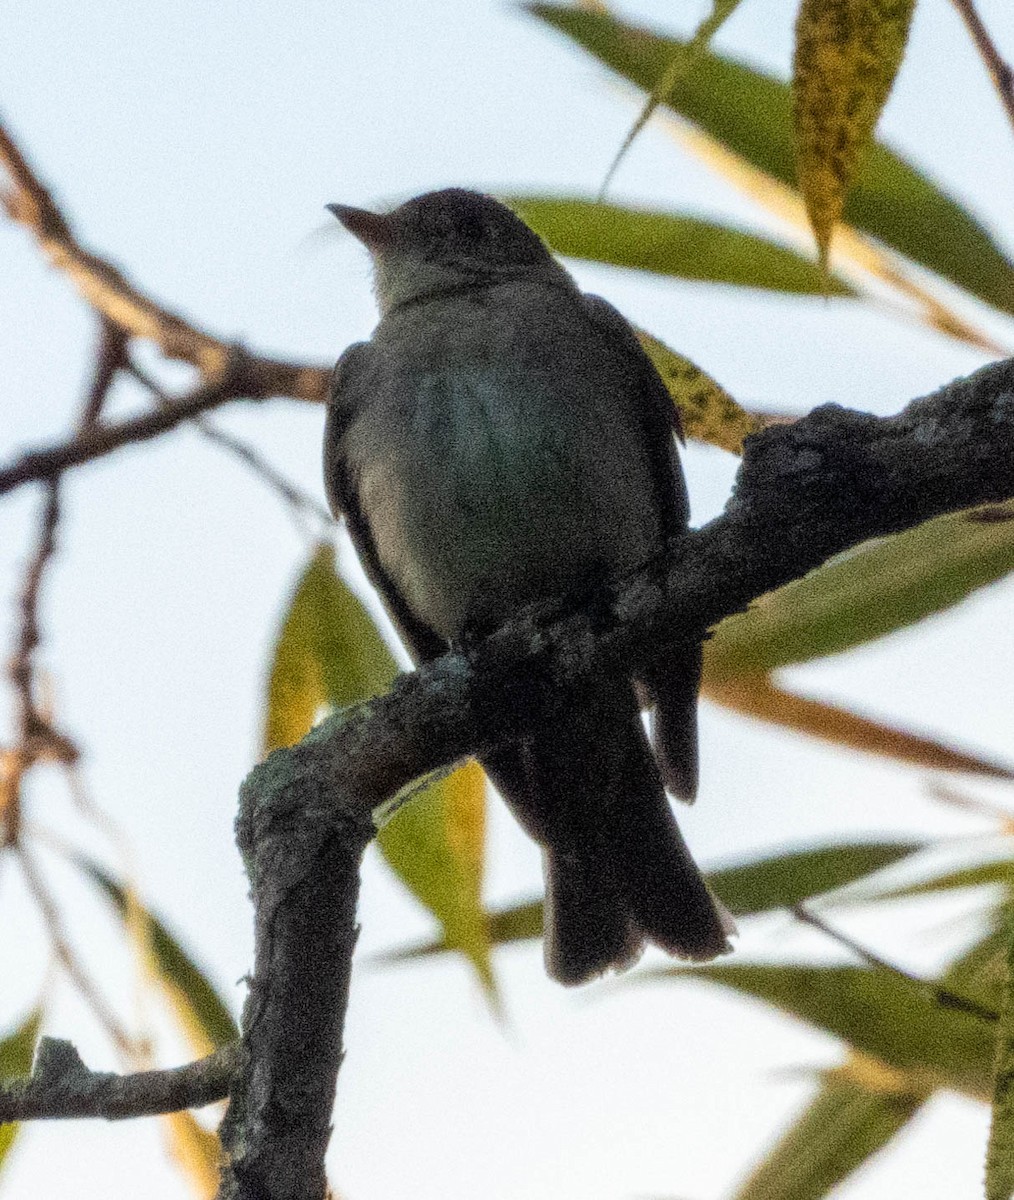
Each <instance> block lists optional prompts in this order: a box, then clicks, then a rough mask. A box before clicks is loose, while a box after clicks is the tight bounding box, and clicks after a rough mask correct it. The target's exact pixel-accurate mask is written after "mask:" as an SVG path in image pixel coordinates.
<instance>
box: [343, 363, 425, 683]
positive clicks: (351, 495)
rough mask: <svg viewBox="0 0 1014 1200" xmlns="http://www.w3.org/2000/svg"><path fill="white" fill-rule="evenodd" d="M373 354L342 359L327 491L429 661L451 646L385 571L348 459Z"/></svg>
mask: <svg viewBox="0 0 1014 1200" xmlns="http://www.w3.org/2000/svg"><path fill="white" fill-rule="evenodd" d="M372 352H373V351H372V347H371V346H370V344H369V342H355V343H354V344H353V345H351V346H349V348H348V349H347V350H346V351H345V353H344V354H343V355H342V356H341V358H340V359H339V360H338V364H337V366H336V367H335V369H334V374H333V375H332V377H331V391H330V396H329V399H328V408H327V418H326V420H325V423H324V489H325V491H326V493H327V499H328V504H330V506H331V511H332V512H333V513H334V515H335V516H336V517H339V516H342V517H344V518H345V522H346V524H347V526H348V530H349V534H350V536H351V538H352V544H353V545H354V546H355V548H356V553H357V554H358V555H359V561H360V562H361V563H362V564H363V570H364V571H365V572H366V575H367V578H368V579H369V581H370V582H371V583H372V584H373V586H374V587H375V588H376V589H377V591H378V592H379V593H380V596H381V599H382V600H383V601H384V606H385V607H386V608H387V611H388V612H389V613H390V615H391V619H392V621H394V623H395V625H396V626H397V628H398V632H399V633H400V634H401V637H402V640H403V641H404V642H405V645H406V646H407V647H408V650H409V652H410V653H411V655H412V657H413V659H414V660H415V661H416V662H426V661H427V660H429V659H431V658H439V656H440V655H441V654H443V653H444V652H445V651H446V649H447V645H446V644H445V642H444V640H443V639H442V638H441V637H440V636H439V635H438V634H436V633H434V631H433V630H432V629H430V627H429V626H428V625H427V624H425V622H423V621H420V620H419V618H418V617H417V616H415V614H414V613H413V612H412V611H411V610H410V609H409V607H408V605H407V604H406V603H405V601H404V599H403V598H402V596H401V595H400V594H399V592H398V589H397V588H396V587H395V586H394V584H393V583H392V582H391V580H390V578H389V577H388V575H387V573H386V572H385V571H384V568H383V567H382V566H381V563H380V558H379V556H378V555H377V548H376V546H375V545H374V542H373V534H372V532H371V530H370V526H369V522H368V521H367V520H366V517H365V515H364V514H363V511H362V509H361V508H360V506H359V496H358V493H357V489H356V480H355V479H354V477H353V473H352V472H351V471H350V470H349V466H348V462H347V461H346V458H345V449H344V442H345V431H346V430H347V429H348V426H349V422H350V421H351V420H352V419H353V417H354V416H355V414H356V412H357V411H358V409H359V408H360V406H361V405H363V404H367V403H369V395H368V393H367V387H368V380H369V372H368V369H367V368H368V365H369V356H370V354H371V353H372Z"/></svg>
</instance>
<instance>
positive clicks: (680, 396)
mask: <svg viewBox="0 0 1014 1200" xmlns="http://www.w3.org/2000/svg"><path fill="white" fill-rule="evenodd" d="M637 336H638V338H639V339H640V342H641V345H642V346H643V347H644V349H645V351H646V352H647V354H648V357H649V358H650V359H651V361H652V363H654V366H655V370H656V371H658V373H659V375H661V377H662V382H663V383H664V384H665V386H666V387H667V388H668V389H669V395H670V396H672V398H673V403H674V404H675V405H676V407H677V408H678V409H679V412H680V418H681V420H682V422H683V432H684V433H685V434H686V436H687V437H688V438H694V439H695V440H696V441H700V442H710V443H711V445H712V446H719V447H720V448H721V449H722V450H729V451H730V452H731V453H733V454H739V453H740V452H741V451H742V448H743V439H744V438H745V437H746V436H747V435H748V434H751V433H756V432H757V431H758V430H759V429H760V428H761V427H762V424H763V422H762V420H761V418H759V417H757V416H755V415H754V414H753V413H749V412H747V411H746V409H745V408H743V407H742V406H741V405H739V404H737V403H736V401H735V400H734V399H733V398H732V396H730V395H729V393H728V392H727V391H726V390H725V388H724V387H722V385H721V384H720V383H717V382H716V381H715V380H714V379H712V378H711V376H710V375H709V374H708V373H707V372H706V371H702V370H701V368H700V367H699V366H697V364H696V363H693V362H691V361H690V359H689V358H684V356H683V355H682V354H677V353H676V351H675V350H670V349H669V347H668V346H667V345H665V343H664V342H660V341H659V340H658V338H656V337H652V335H651V334H650V333H644V332H643V331H639V332H638V335H637Z"/></svg>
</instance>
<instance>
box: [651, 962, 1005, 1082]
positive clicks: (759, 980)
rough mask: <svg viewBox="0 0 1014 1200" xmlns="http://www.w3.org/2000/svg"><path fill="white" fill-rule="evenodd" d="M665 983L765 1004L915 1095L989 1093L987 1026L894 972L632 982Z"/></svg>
mask: <svg viewBox="0 0 1014 1200" xmlns="http://www.w3.org/2000/svg"><path fill="white" fill-rule="evenodd" d="M663 978H665V979H670V980H671V979H676V978H684V979H685V978H693V979H703V980H706V981H708V982H710V983H717V984H720V985H721V986H722V987H727V988H731V989H733V990H734V991H737V992H740V993H742V994H744V995H748V996H753V997H755V998H756V999H759V1000H763V1001H765V1002H766V1003H768V1004H771V1005H774V1006H775V1007H776V1008H779V1009H781V1010H782V1011H783V1012H785V1013H788V1014H790V1015H791V1016H795V1017H797V1018H799V1019H800V1020H802V1021H805V1022H807V1023H808V1024H810V1025H813V1026H814V1027H815V1028H817V1029H821V1030H824V1031H825V1032H827V1033H831V1034H833V1035H834V1036H835V1037H838V1038H840V1039H841V1040H842V1041H844V1042H846V1043H847V1044H848V1045H850V1046H852V1047H853V1048H855V1049H856V1050H859V1051H861V1052H862V1053H864V1054H867V1055H870V1056H872V1057H873V1058H876V1059H879V1060H880V1061H882V1062H884V1063H886V1064H887V1065H888V1066H890V1067H893V1068H895V1069H896V1070H899V1071H903V1072H905V1073H906V1075H907V1076H908V1077H909V1086H910V1087H911V1088H912V1089H913V1090H915V1091H918V1092H923V1091H928V1090H931V1089H932V1088H933V1087H950V1088H953V1089H955V1090H956V1091H959V1092H964V1093H966V1094H967V1095H970V1096H973V1097H975V1098H976V1099H979V1100H982V1099H985V1098H986V1097H988V1096H989V1095H990V1092H991V1090H992V1089H991V1077H992V1061H993V1041H994V1027H993V1024H992V1023H991V1022H989V1021H986V1020H984V1019H983V1018H981V1017H979V1016H974V1015H972V1014H971V1013H968V1012H965V1011H962V1010H959V1009H954V1008H945V1007H944V1006H943V1005H941V1004H940V1003H939V1001H938V1000H937V999H936V998H935V997H934V996H933V995H932V994H931V993H930V991H929V990H928V989H927V988H923V987H921V986H920V985H919V984H917V983H914V982H912V981H910V980H908V979H905V978H904V977H902V976H900V975H896V974H894V973H893V972H890V971H887V970H879V969H869V968H865V967H809V966H756V965H747V964H737V965H734V966H733V965H729V966H711V967H670V968H663V969H660V970H657V971H651V972H646V973H643V974H641V975H638V976H633V977H632V979H633V981H634V982H638V981H646V980H650V979H656V980H657V979H663Z"/></svg>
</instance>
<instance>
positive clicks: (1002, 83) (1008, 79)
mask: <svg viewBox="0 0 1014 1200" xmlns="http://www.w3.org/2000/svg"><path fill="white" fill-rule="evenodd" d="M954 7H955V8H956V9H957V10H958V12H959V13H960V14H961V19H962V20H963V21H964V22H965V25H966V26H967V28H968V32H969V33H970V34H971V35H972V40H973V41H974V42H975V45H976V48H977V49H978V51H979V56H980V57H981V58H982V61H983V62H984V63H985V64H986V70H987V71H988V72H989V77H990V79H992V80H993V86H994V87H995V88H996V91H997V95H998V96H999V97H1000V103H1001V104H1002V105H1003V106H1004V108H1005V110H1006V112H1007V119H1008V120H1009V121H1010V123H1011V126H1012V127H1014V68H1012V67H1011V65H1010V63H1009V62H1007V61H1006V59H1004V57H1003V55H1002V54H1001V53H1000V51H999V50H998V49H997V47H996V43H995V42H994V41H993V39H992V38H991V37H990V36H989V30H988V29H987V28H986V26H985V25H984V24H983V23H982V17H980V16H979V13H978V10H977V9H976V7H975V4H974V0H954Z"/></svg>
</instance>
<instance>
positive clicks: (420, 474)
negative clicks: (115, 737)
mask: <svg viewBox="0 0 1014 1200" xmlns="http://www.w3.org/2000/svg"><path fill="white" fill-rule="evenodd" d="M327 207H328V209H329V210H330V212H331V213H332V214H333V215H334V216H335V217H336V218H337V219H338V220H339V221H340V222H341V224H342V225H343V226H344V227H345V228H346V229H347V230H348V231H349V232H351V233H352V234H353V235H354V236H355V237H356V238H357V239H358V240H359V242H361V243H362V244H363V245H364V246H365V248H366V249H367V250H368V252H369V255H370V258H371V260H372V268H373V282H374V291H375V295H376V299H377V304H378V308H379V313H380V319H379V323H378V324H377V326H376V328H375V329H374V331H373V333H372V336H371V337H370V338H369V340H367V341H362V342H357V343H355V344H353V345H351V346H350V347H349V348H348V349H347V350H346V351H345V352H344V353H343V354H342V356H341V358H340V359H339V360H338V364H337V366H336V367H335V370H334V374H333V377H332V384H331V389H330V396H329V402H328V406H327V416H326V420H325V433H324V481H325V490H326V492H327V496H328V500H329V503H330V505H331V508H332V510H333V512H334V513H335V515H336V516H338V515H339V514H340V515H342V516H344V518H345V521H346V523H347V527H348V530H349V533H350V535H351V538H352V541H353V544H354V545H355V548H356V550H357V553H358V555H359V558H360V560H361V562H362V565H363V568H364V570H365V572H366V574H367V576H368V578H369V579H370V581H371V582H372V583H373V585H374V586H375V587H376V589H377V590H378V592H379V594H380V597H381V599H382V601H383V603H384V605H385V607H386V608H387V611H388V612H389V614H390V616H391V618H392V619H393V621H394V623H395V625H396V627H397V629H398V631H399V633H400V634H401V636H402V638H403V639H404V641H405V643H406V645H407V648H408V649H409V651H410V653H411V655H412V658H413V659H414V661H415V662H416V663H417V664H420V663H425V662H428V661H430V660H432V659H434V658H437V657H439V656H440V655H442V654H444V653H446V652H447V651H448V649H450V648H455V647H458V648H460V647H462V646H465V645H468V644H470V639H475V638H481V637H482V636H485V635H486V634H489V633H490V632H492V631H494V630H495V629H496V628H497V627H498V626H500V625H502V624H503V623H504V622H506V621H507V620H509V619H510V618H511V617H512V616H513V615H515V614H516V613H518V612H519V611H520V610H521V609H523V608H525V607H526V606H527V605H530V604H534V603H537V602H540V601H548V600H551V599H555V598H567V597H570V598H579V597H583V596H587V595H589V594H591V593H593V592H594V589H595V588H596V587H597V586H599V585H601V583H602V581H603V580H604V579H608V578H609V577H610V576H614V575H616V574H618V573H622V572H626V571H630V570H632V569H634V568H636V567H637V566H639V565H641V564H642V563H645V562H647V561H648V560H649V559H651V558H652V557H654V556H657V555H659V554H660V553H661V552H663V551H664V549H665V548H666V546H667V544H668V543H670V542H671V541H673V540H674V539H679V538H681V537H683V536H685V535H686V533H687V530H688V520H689V502H688V498H687V490H686V484H685V481H684V478H683V473H682V469H681V467H680V463H679V458H678V454H677V450H676V437H677V436H679V437H680V439H681V440H682V431H681V428H680V422H679V417H678V412H677V409H676V407H675V405H674V404H673V402H672V400H671V398H670V396H669V393H668V392H667V390H666V387H665V385H664V383H663V382H662V380H661V378H660V377H659V375H658V373H657V372H656V370H655V368H654V366H653V365H652V363H651V360H650V359H649V358H648V356H647V355H646V353H645V352H644V350H643V349H642V347H641V345H640V343H639V341H638V339H637V336H636V334H635V333H634V331H633V329H632V327H631V326H630V325H629V324H628V322H627V321H626V319H625V318H624V317H623V316H622V315H621V314H620V313H619V312H618V311H617V310H616V309H615V308H613V307H612V305H610V304H609V303H608V302H607V301H606V300H604V299H602V298H601V297H598V296H594V295H589V294H585V293H583V292H582V291H581V290H580V288H579V287H578V285H577V283H576V282H575V281H574V279H573V278H572V276H571V275H570V274H569V273H568V272H567V270H566V269H565V268H564V267H563V266H562V265H561V264H560V263H559V262H558V261H557V260H556V259H555V258H554V257H553V255H552V254H551V253H550V251H549V249H548V248H547V246H546V245H545V243H544V242H543V241H542V239H541V238H540V237H539V236H538V235H537V234H536V233H535V232H534V231H533V230H532V229H531V228H530V227H529V226H528V225H527V224H526V223H525V222H524V221H523V220H522V219H521V218H520V217H519V216H517V215H516V214H515V213H514V212H513V211H511V209H509V208H508V207H507V206H505V205H504V204H501V203H500V202H499V201H497V200H495V199H494V198H492V197H491V196H488V195H484V194H482V193H479V192H474V191H471V190H467V189H464V188H447V189H444V190H441V191H434V192H428V193H426V194H424V195H420V196H417V197H415V198H413V199H410V200H408V201H406V202H405V203H403V204H401V205H400V206H398V207H395V208H393V209H391V210H389V211H386V212H375V211H371V210H369V209H363V208H356V207H352V206H350V205H345V204H329V205H328V206H327ZM676 645H677V648H676V649H674V650H673V651H672V652H670V653H668V654H659V656H658V661H657V662H655V663H654V664H653V665H651V666H650V667H648V668H641V669H640V677H639V678H637V679H629V678H616V677H615V676H613V675H609V676H603V677H594V678H591V679H586V680H583V681H582V682H581V683H580V685H579V686H576V687H575V688H574V689H573V693H572V694H569V695H566V696H563V697H561V703H560V704H559V705H558V706H554V715H553V716H552V717H551V718H550V719H548V723H546V724H543V725H540V727H538V728H536V729H533V730H531V731H530V732H528V733H527V734H525V735H524V736H523V737H521V738H519V739H518V740H515V741H512V742H508V743H507V744H506V745H503V746H500V747H498V748H496V749H493V750H489V751H484V752H483V754H482V755H481V758H480V761H481V763H482V765H483V767H484V769H485V771H486V773H487V775H488V777H489V778H490V779H491V780H492V782H493V783H494V785H495V786H496V788H497V790H498V791H499V793H500V794H501V795H502V797H503V799H504V800H505V801H506V803H507V805H508V807H509V808H510V809H511V810H512V812H513V813H514V815H515V817H516V818H517V820H518V822H519V823H520V825H521V826H522V828H523V829H524V830H525V831H526V832H527V833H528V834H529V835H530V836H531V837H532V838H533V839H534V840H535V841H536V842H537V843H538V845H539V846H540V847H541V850H542V855H543V868H544V877H545V904H544V939H543V944H544V959H545V964H546V969H547V973H548V974H549V975H550V977H552V978H553V979H555V980H557V981H559V982H560V983H563V984H566V985H576V984H580V983H584V982H587V981H589V980H592V979H594V978H596V977H598V976H601V975H603V974H605V973H606V972H608V971H610V970H617V971H619V970H623V969H626V968H627V967H629V966H630V965H632V964H633V963H634V962H636V961H637V959H638V958H639V957H640V955H641V952H642V950H643V949H644V946H645V944H646V943H652V944H654V945H656V946H658V947H660V948H661V949H663V950H664V951H666V952H668V953H669V954H670V955H674V956H677V957H680V958H683V959H689V960H694V961H706V960H709V959H711V958H714V957H715V956H716V955H718V954H721V953H724V952H726V951H727V950H728V949H729V940H728V938H729V934H730V933H731V932H732V928H733V927H732V925H731V921H730V918H729V916H728V914H727V913H726V912H725V910H724V909H723V908H722V906H721V904H720V902H718V901H717V899H716V898H715V897H714V896H713V895H712V893H711V892H710V890H709V888H708V885H707V884H706V882H705V881H704V879H703V877H702V876H701V873H700V871H699V870H698V868H697V866H696V864H695V862H694V860H693V858H692V856H691V854H690V851H689V849H688V848H687V845H686V843H685V841H684V839H683V837H682V834H681V832H680V830H679V828H678V825H677V822H676V819H675V816H674V814H673V810H672V807H671V805H670V803H669V800H668V798H667V795H666V788H668V789H669V790H670V791H671V792H672V793H673V794H674V795H676V796H677V797H679V798H682V799H684V800H691V799H693V797H694V795H695V793H696V789H697V775H698V765H697V713H696V708H697V692H698V689H699V683H700V674H701V650H700V646H699V645H695V646H692V647H691V648H689V649H688V648H686V646H685V645H683V644H681V643H677V644H676ZM641 701H646V702H647V706H650V707H651V708H653V710H654V712H653V722H654V724H653V732H652V744H649V740H648V737H647V735H646V733H645V728H644V722H643V721H642V719H641V713H640V708H641ZM653 751H654V752H653Z"/></svg>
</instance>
